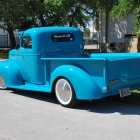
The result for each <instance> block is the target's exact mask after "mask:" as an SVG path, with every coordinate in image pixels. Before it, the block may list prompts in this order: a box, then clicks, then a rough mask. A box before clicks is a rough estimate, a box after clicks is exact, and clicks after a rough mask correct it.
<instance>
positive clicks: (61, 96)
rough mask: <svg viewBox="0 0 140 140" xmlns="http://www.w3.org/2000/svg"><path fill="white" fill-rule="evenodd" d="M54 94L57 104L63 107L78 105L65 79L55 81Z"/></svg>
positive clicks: (72, 89)
mask: <svg viewBox="0 0 140 140" xmlns="http://www.w3.org/2000/svg"><path fill="white" fill-rule="evenodd" d="M55 94H56V98H57V100H58V101H59V103H60V104H61V105H62V106H64V107H73V106H75V105H77V104H78V103H79V101H78V100H77V98H76V95H75V91H74V88H73V86H72V84H71V83H70V82H69V81H68V80H67V79H65V78H61V79H58V80H57V82H56V84H55Z"/></svg>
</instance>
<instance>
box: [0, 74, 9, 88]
mask: <svg viewBox="0 0 140 140" xmlns="http://www.w3.org/2000/svg"><path fill="white" fill-rule="evenodd" d="M6 88H7V87H6V86H5V83H4V79H3V77H2V75H0V89H6Z"/></svg>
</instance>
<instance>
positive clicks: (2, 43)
mask: <svg viewBox="0 0 140 140" xmlns="http://www.w3.org/2000/svg"><path fill="white" fill-rule="evenodd" d="M14 36H15V41H16V45H19V36H18V34H15V35H14ZM0 48H10V40H9V35H8V34H7V35H0Z"/></svg>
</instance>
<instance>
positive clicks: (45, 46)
mask: <svg viewBox="0 0 140 140" xmlns="http://www.w3.org/2000/svg"><path fill="white" fill-rule="evenodd" d="M83 55H84V46H83V40H82V34H81V32H80V31H79V29H77V28H68V27H65V28H64V27H46V28H44V27H43V28H31V29H29V30H27V31H23V32H20V47H19V48H18V49H14V50H12V51H10V53H9V59H11V60H14V61H16V62H17V63H18V65H19V69H20V72H21V74H22V76H23V80H25V81H26V82H28V83H34V84H40V85H42V84H46V81H45V77H44V62H43V61H41V60H40V59H41V58H42V57H45V58H50V57H53V58H57V57H59V58H65V57H69V58H74V57H83ZM45 63H48V62H45Z"/></svg>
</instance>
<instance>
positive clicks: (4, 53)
mask: <svg viewBox="0 0 140 140" xmlns="http://www.w3.org/2000/svg"><path fill="white" fill-rule="evenodd" d="M8 52H9V50H7V49H0V59H7V58H8Z"/></svg>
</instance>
